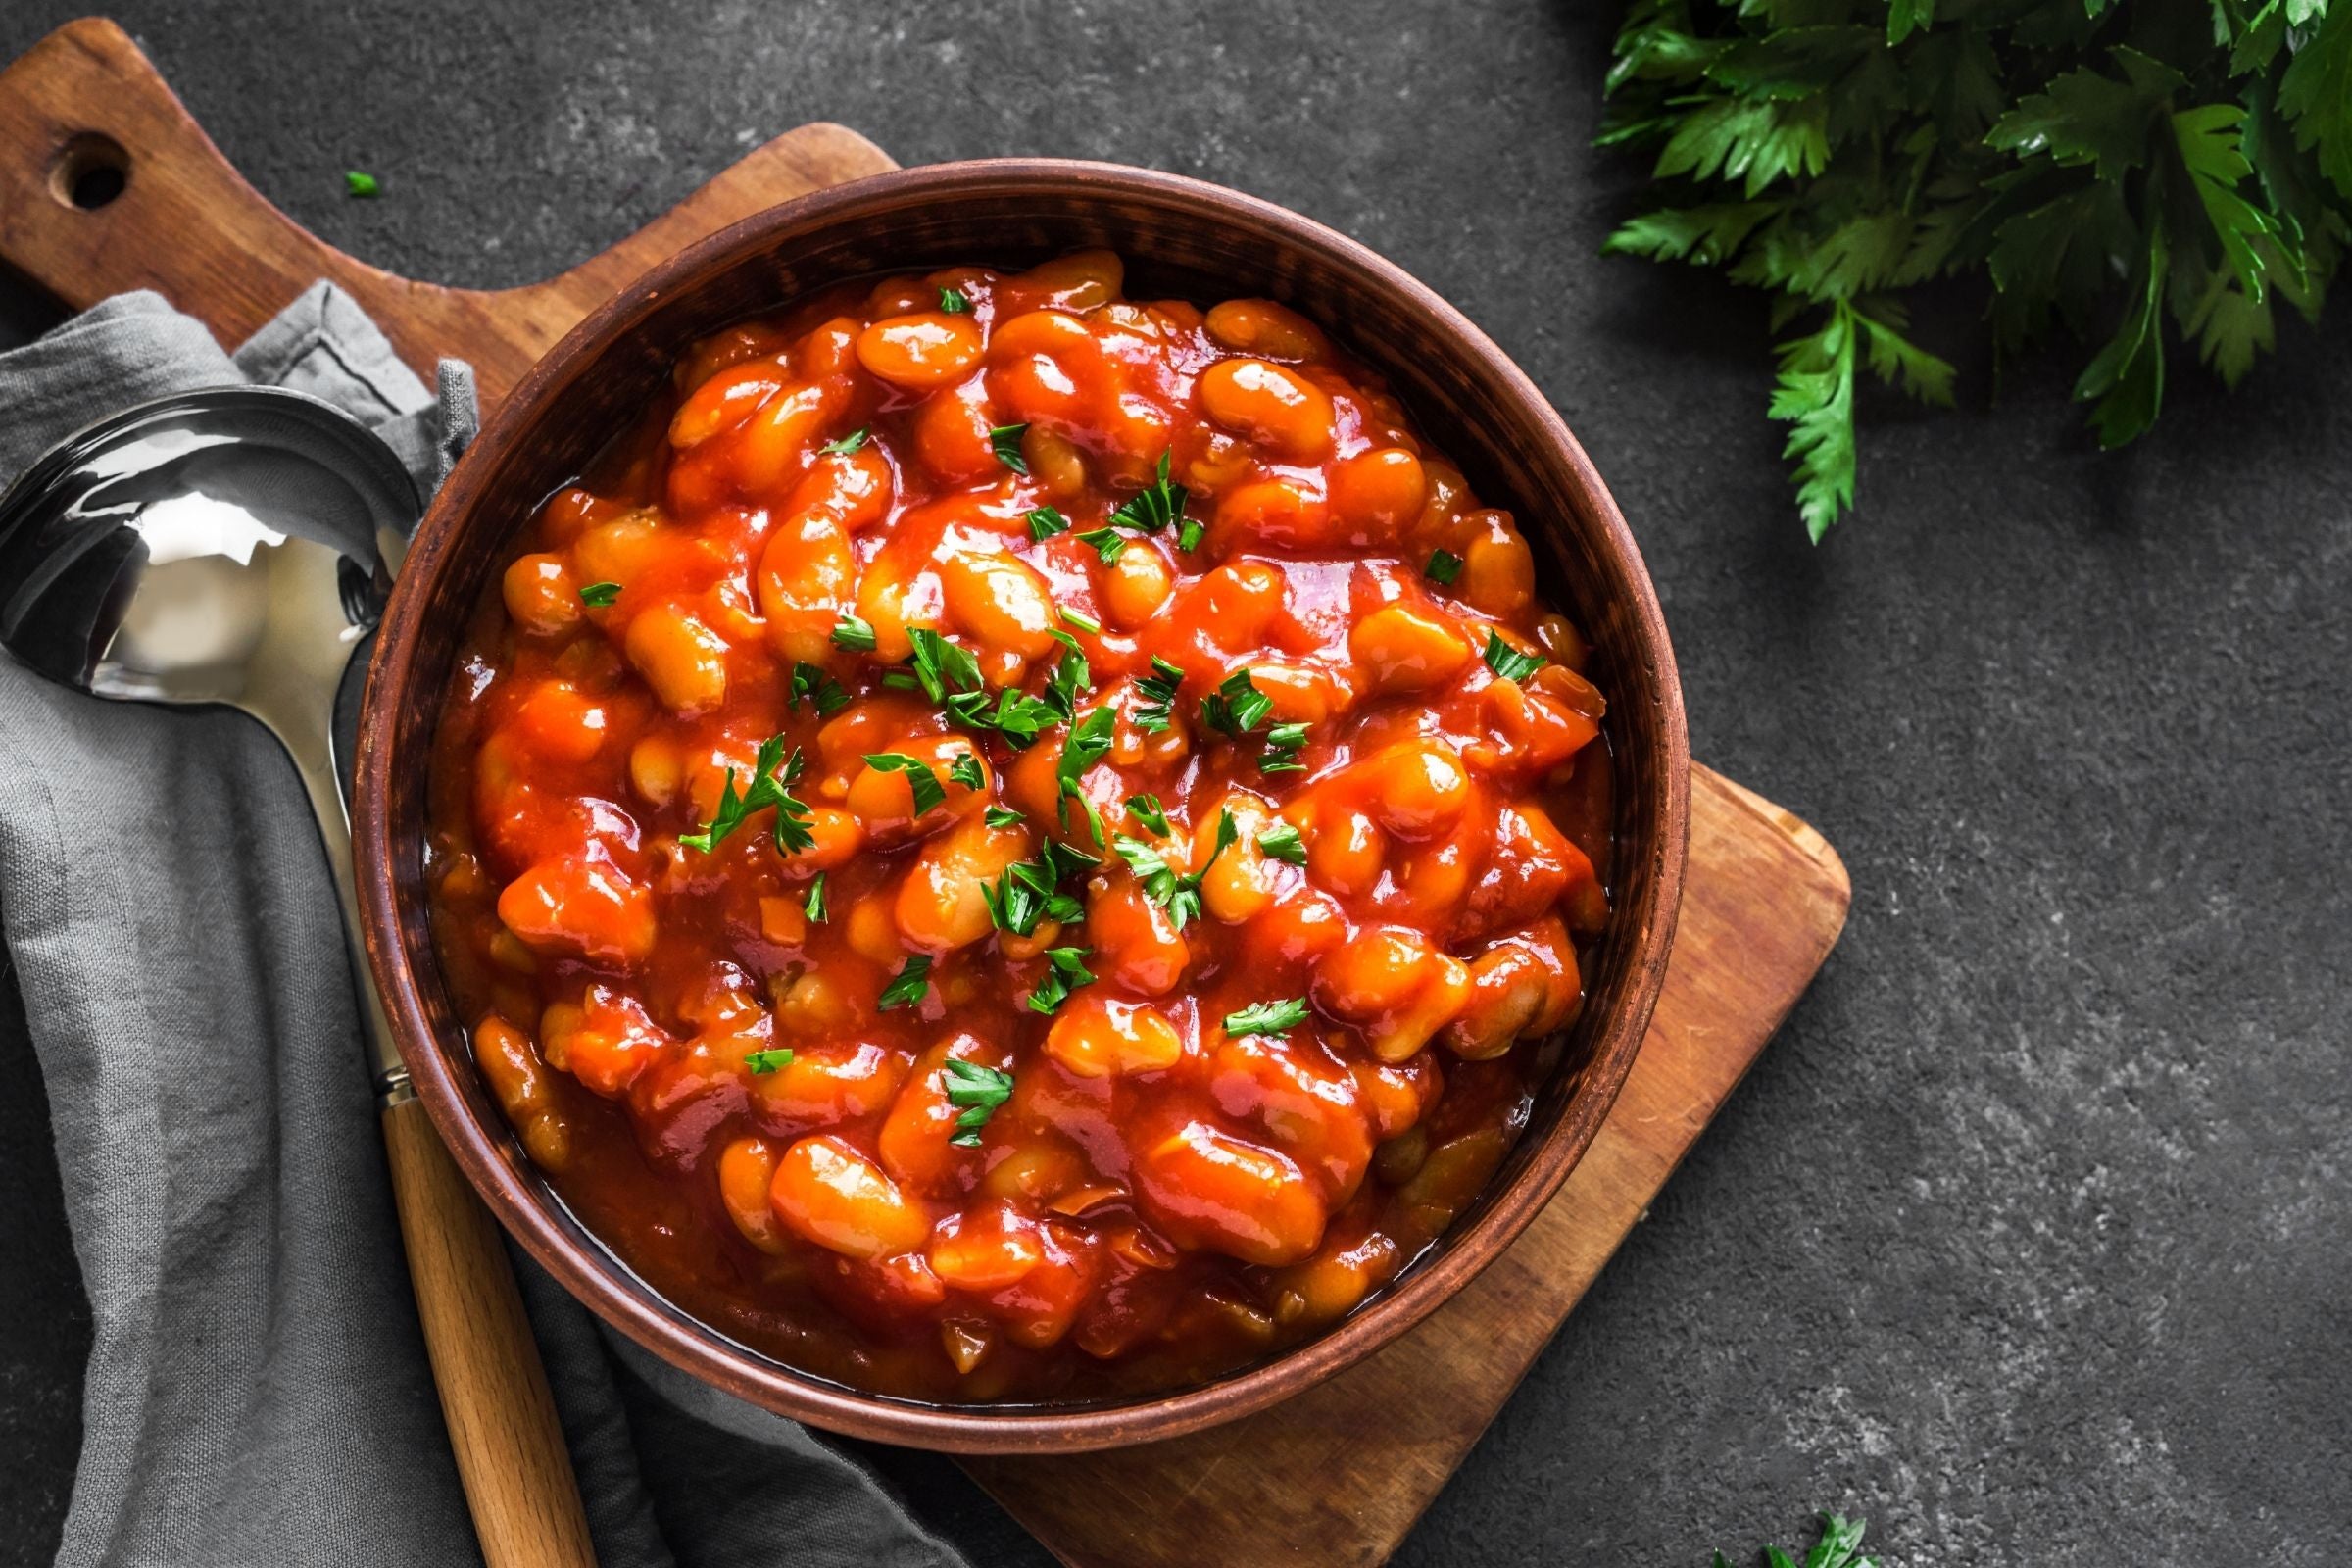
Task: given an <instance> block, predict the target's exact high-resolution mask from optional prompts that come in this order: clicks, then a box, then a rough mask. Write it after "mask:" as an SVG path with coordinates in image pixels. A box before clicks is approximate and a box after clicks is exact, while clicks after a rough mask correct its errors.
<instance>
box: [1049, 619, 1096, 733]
mask: <svg viewBox="0 0 2352 1568" xmlns="http://www.w3.org/2000/svg"><path fill="white" fill-rule="evenodd" d="M1054 641H1055V642H1057V643H1059V644H1061V657H1060V658H1059V659H1057V660H1055V661H1054V668H1053V671H1052V672H1051V673H1050V674H1048V675H1047V676H1046V695H1045V696H1043V697H1041V698H1039V699H1038V701H1039V702H1042V703H1044V704H1045V705H1046V706H1047V707H1048V708H1049V709H1051V710H1053V711H1054V715H1055V716H1056V717H1058V718H1059V719H1060V720H1061V721H1062V722H1063V723H1065V724H1075V723H1076V722H1078V699H1079V698H1081V697H1084V696H1085V695H1086V694H1087V691H1088V689H1089V688H1091V687H1092V686H1093V685H1094V682H1095V671H1094V668H1093V666H1092V665H1090V664H1088V663H1087V662H1086V650H1085V649H1083V648H1081V647H1079V646H1078V639H1077V638H1075V637H1073V636H1071V635H1070V634H1069V633H1068V632H1066V631H1057V632H1055V633H1054Z"/></svg>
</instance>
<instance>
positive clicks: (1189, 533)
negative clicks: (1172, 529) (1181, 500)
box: [1176, 517, 1208, 555]
mask: <svg viewBox="0 0 2352 1568" xmlns="http://www.w3.org/2000/svg"><path fill="white" fill-rule="evenodd" d="M1206 532H1208V524H1207V523H1205V522H1202V521H1201V519H1200V518H1199V517H1187V518H1185V519H1184V521H1183V523H1182V524H1181V525H1180V526H1178V528H1177V529H1176V548H1177V549H1179V550H1181V551H1184V552H1185V553H1186V554H1188V555H1189V554H1191V553H1192V552H1193V551H1195V550H1198V549H1200V548H1201V535H1202V534H1205V533H1206Z"/></svg>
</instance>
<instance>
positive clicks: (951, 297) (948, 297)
mask: <svg viewBox="0 0 2352 1568" xmlns="http://www.w3.org/2000/svg"><path fill="white" fill-rule="evenodd" d="M939 308H940V309H941V310H943V311H945V312H947V313H948V314H949V315H950V316H961V315H963V314H964V313H965V312H966V311H969V310H970V309H971V308H972V302H971V301H970V300H969V299H968V298H966V297H965V295H964V292H963V290H961V289H959V288H942V289H941V290H940V291H939Z"/></svg>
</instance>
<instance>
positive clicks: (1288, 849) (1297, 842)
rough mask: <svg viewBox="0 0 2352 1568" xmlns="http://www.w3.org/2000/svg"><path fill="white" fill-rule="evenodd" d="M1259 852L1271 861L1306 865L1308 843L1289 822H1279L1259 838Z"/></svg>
mask: <svg viewBox="0 0 2352 1568" xmlns="http://www.w3.org/2000/svg"><path fill="white" fill-rule="evenodd" d="M1257 852H1258V853H1259V854H1260V855H1263V856H1264V857H1265V858H1267V859H1269V860H1282V861H1286V862H1288V863H1289V864H1292V865H1304V864H1305V863H1306V841H1305V840H1304V839H1302V838H1300V837H1299V830H1298V829H1297V828H1295V827H1293V826H1291V824H1290V823H1288V822H1277V823H1275V824H1274V825H1273V826H1272V827H1270V828H1268V829H1266V830H1265V831H1264V832H1263V833H1260V834H1259V835H1258V836H1257Z"/></svg>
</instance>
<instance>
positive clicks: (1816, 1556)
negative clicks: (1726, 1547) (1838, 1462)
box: [1712, 1513, 1879, 1568]
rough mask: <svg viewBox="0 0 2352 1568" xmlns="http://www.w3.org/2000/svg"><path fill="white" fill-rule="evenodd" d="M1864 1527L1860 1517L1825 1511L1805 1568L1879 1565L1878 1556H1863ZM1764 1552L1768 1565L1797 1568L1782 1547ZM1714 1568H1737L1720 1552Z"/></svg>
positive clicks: (1868, 1566) (1851, 1567)
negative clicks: (1854, 1517)
mask: <svg viewBox="0 0 2352 1568" xmlns="http://www.w3.org/2000/svg"><path fill="white" fill-rule="evenodd" d="M1862 1529H1863V1522H1862V1521H1861V1520H1859V1519H1851V1520H1849V1519H1847V1518H1846V1517H1844V1516H1843V1515H1842V1514H1835V1513H1825V1514H1823V1515H1822V1516H1821V1538H1820V1539H1819V1540H1818V1541H1816V1542H1814V1543H1813V1549H1812V1550H1811V1551H1808V1552H1806V1553H1805V1561H1804V1568H1879V1560H1878V1559H1877V1558H1876V1557H1865V1556H1863V1555H1862ZM1763 1555H1764V1561H1765V1564H1766V1568H1797V1563H1796V1559H1794V1558H1793V1557H1790V1556H1789V1554H1788V1553H1787V1552H1785V1551H1783V1550H1782V1549H1781V1548H1780V1547H1778V1546H1766V1547H1765V1548H1764V1553H1763ZM1712 1568H1733V1563H1732V1560H1731V1559H1730V1558H1729V1557H1726V1556H1725V1555H1724V1554H1723V1553H1722V1552H1720V1551H1718V1552H1717V1553H1715V1559H1714V1563H1713V1565H1712Z"/></svg>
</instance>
